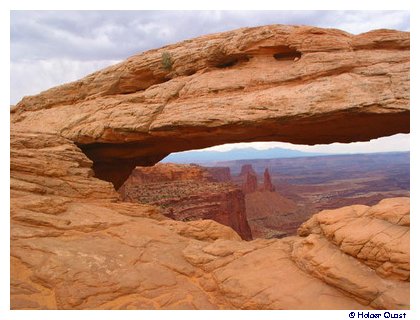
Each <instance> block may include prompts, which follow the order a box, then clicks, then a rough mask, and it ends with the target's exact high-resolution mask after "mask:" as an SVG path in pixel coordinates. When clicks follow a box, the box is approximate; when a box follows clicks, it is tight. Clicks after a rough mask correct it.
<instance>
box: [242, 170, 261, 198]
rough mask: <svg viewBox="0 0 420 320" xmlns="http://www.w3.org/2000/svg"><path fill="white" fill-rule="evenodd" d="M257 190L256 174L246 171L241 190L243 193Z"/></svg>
mask: <svg viewBox="0 0 420 320" xmlns="http://www.w3.org/2000/svg"><path fill="white" fill-rule="evenodd" d="M257 190H258V181H257V175H256V174H254V173H252V172H250V171H248V172H247V173H246V178H245V182H244V183H243V185H242V191H243V192H244V193H245V194H248V193H252V192H255V191H257Z"/></svg>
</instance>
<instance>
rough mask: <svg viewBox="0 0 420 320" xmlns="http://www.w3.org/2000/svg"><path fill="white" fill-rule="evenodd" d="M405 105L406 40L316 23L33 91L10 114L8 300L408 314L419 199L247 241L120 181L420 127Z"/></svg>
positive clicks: (228, 38)
mask: <svg viewBox="0 0 420 320" xmlns="http://www.w3.org/2000/svg"><path fill="white" fill-rule="evenodd" d="M164 57H166V59H165V61H170V63H169V64H168V63H167V64H165V65H163V58H164ZM296 57H299V59H298V61H294V60H295V58H296ZM349 83H351V86H349V85H348V84H349ZM409 114H410V112H409V33H407V32H398V31H391V30H377V31H372V32H368V33H365V34H361V35H356V36H354V35H351V34H348V33H345V32H342V31H339V30H333V29H320V28H312V27H306V26H305V27H293V26H281V25H275V26H265V27H258V28H244V29H239V30H235V31H231V32H225V33H220V34H214V35H208V36H203V37H200V38H197V39H193V40H186V41H184V42H181V43H179V44H175V45H171V46H166V47H164V48H161V49H158V50H151V51H148V52H145V53H142V54H139V55H136V56H133V57H131V58H129V59H128V60H126V61H124V62H122V63H120V64H117V65H115V66H112V67H109V68H106V69H104V70H101V71H98V72H96V73H93V74H91V75H89V76H87V77H85V78H84V79H81V80H79V81H75V82H73V83H69V84H66V85H62V86H59V87H56V88H52V89H50V90H47V91H45V92H43V93H41V94H39V95H36V96H32V97H26V98H24V99H23V100H22V101H21V102H19V103H18V104H17V105H16V107H15V108H14V109H13V110H12V111H11V132H10V147H11V153H10V154H11V157H10V158H11V172H10V183H11V185H10V187H11V190H10V196H11V198H10V205H11V212H10V214H11V246H10V252H11V261H10V262H11V282H10V285H11V287H10V290H11V308H12V309H221V308H225V309H239V308H242V309H362V308H367V309H368V308H390V309H402V308H409V282H408V279H409V263H408V259H409V251H408V248H409V237H408V233H409V209H408V208H409V205H408V199H391V200H388V201H386V202H381V203H380V204H378V205H377V206H374V207H372V208H369V207H365V206H355V207H349V208H345V209H342V210H338V211H332V212H329V213H328V214H325V212H324V213H320V214H319V215H317V216H315V217H314V218H313V219H311V220H310V221H309V222H308V223H307V224H305V225H304V226H303V227H302V231H301V235H300V236H299V237H286V238H283V239H270V240H267V239H258V240H254V241H250V242H245V241H242V240H241V239H240V238H239V236H238V235H237V234H236V232H234V231H233V230H232V229H231V228H229V227H226V226H223V225H221V224H219V223H217V222H214V221H212V220H202V221H190V222H182V221H174V220H171V219H168V218H166V217H164V216H163V215H162V214H161V213H160V212H159V210H158V209H157V208H156V207H153V206H148V205H141V204H136V203H127V202H122V201H120V200H119V195H118V193H117V192H116V191H115V189H114V188H119V187H120V186H121V185H122V184H123V182H124V181H125V180H126V178H127V177H128V176H129V175H130V173H131V171H132V170H133V168H134V167H135V166H137V165H150V164H154V163H155V162H157V161H158V160H159V159H161V158H163V157H164V156H165V155H167V154H168V153H170V152H173V151H181V150H186V149H191V148H199V147H205V146H210V145H215V144H221V143H228V142H238V141H263V140H265V141H268V140H277V141H288V142H294V143H308V144H313V143H330V142H351V141H361V140H368V139H371V138H376V137H379V136H384V135H390V134H394V133H400V132H409ZM107 181H108V182H107ZM111 182H112V183H111ZM262 270H263V272H262Z"/></svg>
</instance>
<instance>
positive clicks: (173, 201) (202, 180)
mask: <svg viewBox="0 0 420 320" xmlns="http://www.w3.org/2000/svg"><path fill="white" fill-rule="evenodd" d="M211 169H213V170H208V168H204V167H200V166H196V165H194V166H192V165H180V164H157V165H155V166H153V167H145V168H143V167H137V168H136V169H135V170H133V172H132V174H131V176H130V177H129V178H128V180H127V181H126V182H125V183H124V184H123V185H122V187H121V188H120V189H119V193H120V195H121V197H122V199H123V200H125V201H131V202H138V203H143V204H153V205H157V206H159V207H161V209H162V212H163V214H164V215H165V216H167V217H169V218H171V219H174V220H181V221H193V220H202V219H211V220H214V221H217V222H219V223H221V224H224V225H226V226H229V227H231V228H232V229H233V230H235V231H236V232H237V233H238V234H239V235H240V236H241V238H242V239H244V240H251V239H252V235H251V230H250V228H249V225H248V221H247V218H246V210H245V198H244V194H243V193H242V191H241V190H240V189H239V188H238V187H236V186H235V185H233V184H232V183H221V182H215V180H216V179H215V176H214V175H216V178H217V179H225V178H226V177H227V176H226V174H227V173H228V172H229V171H226V170H221V169H220V168H217V169H214V168H211Z"/></svg>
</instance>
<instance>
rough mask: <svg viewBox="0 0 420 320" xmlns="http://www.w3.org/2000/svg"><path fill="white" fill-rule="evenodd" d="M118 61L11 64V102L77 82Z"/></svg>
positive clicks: (47, 61)
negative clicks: (54, 87)
mask: <svg viewBox="0 0 420 320" xmlns="http://www.w3.org/2000/svg"><path fill="white" fill-rule="evenodd" d="M118 62H119V61H116V60H98V61H95V60H94V61H77V60H68V59H49V60H40V61H37V62H36V63H34V62H33V61H20V62H18V63H17V62H11V64H10V85H11V87H12V88H14V90H11V96H10V102H11V104H16V103H17V102H19V101H20V100H21V98H22V97H23V96H25V95H34V94H38V93H40V92H41V91H43V90H47V89H49V88H51V87H53V86H56V85H59V84H62V83H66V82H70V81H75V80H77V79H80V78H82V77H84V76H86V75H88V74H90V73H92V72H94V71H97V70H99V69H102V68H104V67H107V66H110V65H112V64H115V63H118Z"/></svg>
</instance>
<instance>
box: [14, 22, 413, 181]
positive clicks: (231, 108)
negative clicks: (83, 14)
mask: <svg viewBox="0 0 420 320" xmlns="http://www.w3.org/2000/svg"><path fill="white" fill-rule="evenodd" d="M409 48H410V35H409V33H408V32H400V31H392V30H376V31H371V32H367V33H364V34H360V35H351V34H349V33H346V32H343V31H340V30H335V29H322V28H315V27H309V26H283V25H272V26H264V27H257V28H243V29H239V30H235V31H231V32H224V33H219V34H213V35H206V36H203V37H199V38H196V39H194V40H186V41H183V42H180V43H178V44H174V45H170V46H166V47H163V48H161V49H157V50H150V51H147V52H144V53H141V54H138V55H135V56H133V57H131V58H129V59H127V60H126V61H123V62H121V63H119V64H117V65H115V66H111V67H108V68H106V69H104V70H101V71H98V72H96V73H92V74H91V75H89V76H87V77H85V78H83V79H81V80H78V81H75V82H72V83H69V84H66V85H62V86H58V87H55V88H52V89H50V90H47V91H45V92H42V93H41V94H39V95H36V96H31V97H25V98H24V99H23V100H22V101H21V102H19V103H18V104H17V105H16V107H15V108H14V109H13V110H12V115H11V120H12V126H13V128H14V129H15V130H20V131H27V130H28V128H32V129H31V130H32V131H36V132H45V133H52V134H59V135H60V136H62V137H64V138H67V139H69V140H71V141H73V142H75V143H76V144H77V145H78V146H79V147H80V148H81V149H82V150H83V152H84V153H85V154H86V155H87V156H88V157H89V158H90V159H91V160H92V161H93V170H94V171H95V175H96V177H98V178H100V179H103V180H106V181H111V182H112V183H113V184H114V186H115V187H116V188H119V187H120V186H121V185H122V183H124V181H125V180H126V179H127V177H128V176H129V175H130V173H131V171H132V170H133V169H134V167H135V166H137V165H141V166H144V165H151V164H154V163H156V162H157V161H158V160H160V159H162V158H164V157H165V156H166V155H168V154H169V153H171V152H175V151H182V150H190V149H199V148H203V147H208V146H213V145H217V144H222V143H228V142H244V141H284V142H292V143H300V144H316V143H332V142H352V141H354V140H355V139H357V140H358V141H366V140H369V139H373V138H377V137H381V136H387V135H391V134H395V133H403V132H409V65H410V52H409V51H410V50H409ZM168 56H169V58H170V59H169V60H170V61H171V64H170V68H166V67H165V65H163V61H164V57H168ZM296 56H299V57H300V58H299V60H298V61H294V59H295V57H296ZM166 60H167V59H166ZM350 83H351V86H350V85H349V84H350Z"/></svg>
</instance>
